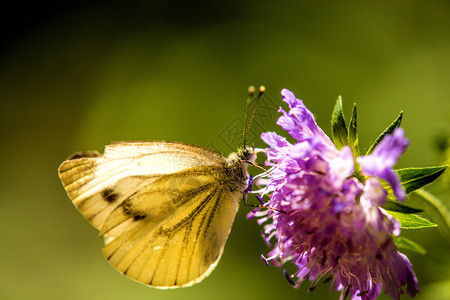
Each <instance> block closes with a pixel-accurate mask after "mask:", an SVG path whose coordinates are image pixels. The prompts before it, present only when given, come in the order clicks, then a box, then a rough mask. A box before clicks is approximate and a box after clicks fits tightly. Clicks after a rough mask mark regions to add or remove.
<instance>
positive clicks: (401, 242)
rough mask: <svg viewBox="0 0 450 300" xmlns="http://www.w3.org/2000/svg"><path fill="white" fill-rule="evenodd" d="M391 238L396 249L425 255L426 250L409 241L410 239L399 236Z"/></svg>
mask: <svg viewBox="0 0 450 300" xmlns="http://www.w3.org/2000/svg"><path fill="white" fill-rule="evenodd" d="M392 238H393V239H394V242H395V245H396V246H397V248H402V249H406V250H411V251H414V252H417V253H419V254H422V255H425V254H426V253H427V250H426V249H425V248H424V247H422V246H420V245H419V244H417V243H416V242H413V241H411V240H410V239H407V238H405V237H399V236H392Z"/></svg>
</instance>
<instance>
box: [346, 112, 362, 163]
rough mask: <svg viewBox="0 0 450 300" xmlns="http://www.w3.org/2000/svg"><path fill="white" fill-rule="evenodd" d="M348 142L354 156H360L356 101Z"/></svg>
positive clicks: (349, 126) (349, 127) (349, 125)
mask: <svg viewBox="0 0 450 300" xmlns="http://www.w3.org/2000/svg"><path fill="white" fill-rule="evenodd" d="M348 144H349V145H350V147H351V148H352V151H353V156H354V157H358V156H359V154H360V152H359V140H358V128H357V123H356V103H353V111H352V118H351V119H350V123H349V124H348Z"/></svg>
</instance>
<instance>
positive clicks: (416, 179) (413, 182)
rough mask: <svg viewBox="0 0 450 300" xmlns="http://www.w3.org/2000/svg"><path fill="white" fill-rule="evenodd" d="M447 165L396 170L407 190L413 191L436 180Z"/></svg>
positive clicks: (407, 191)
mask: <svg viewBox="0 0 450 300" xmlns="http://www.w3.org/2000/svg"><path fill="white" fill-rule="evenodd" d="M445 169H447V166H437V167H426V168H406V169H398V170H395V172H396V173H397V175H398V177H399V178H400V182H401V184H402V186H403V188H404V189H405V192H406V193H407V194H408V193H411V192H412V191H415V190H417V189H420V188H421V187H424V186H425V185H427V184H430V183H431V182H433V181H434V180H436V179H437V178H438V177H439V176H440V175H441V174H442V173H443V172H444V171H445Z"/></svg>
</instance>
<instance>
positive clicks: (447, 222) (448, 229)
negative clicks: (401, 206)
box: [409, 189, 450, 243]
mask: <svg viewBox="0 0 450 300" xmlns="http://www.w3.org/2000/svg"><path fill="white" fill-rule="evenodd" d="M409 196H410V197H411V198H412V200H413V201H415V205H418V206H420V207H421V208H424V209H425V210H426V212H427V213H428V214H429V215H430V216H431V218H433V221H435V222H436V223H437V224H438V229H439V231H440V232H441V234H442V236H443V237H445V238H446V239H447V241H448V242H449V243H450V211H449V210H448V208H447V207H446V206H445V205H444V203H442V202H441V201H440V200H439V199H437V198H436V197H434V196H433V195H431V194H430V193H428V192H427V191H425V190H423V189H420V190H416V191H414V192H412V193H411V194H409Z"/></svg>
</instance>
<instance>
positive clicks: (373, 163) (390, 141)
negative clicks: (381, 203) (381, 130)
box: [357, 128, 409, 201]
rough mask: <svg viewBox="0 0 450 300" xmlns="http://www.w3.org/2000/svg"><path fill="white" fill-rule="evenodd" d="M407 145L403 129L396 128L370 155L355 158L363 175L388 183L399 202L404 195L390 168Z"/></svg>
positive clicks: (396, 177)
mask: <svg viewBox="0 0 450 300" xmlns="http://www.w3.org/2000/svg"><path fill="white" fill-rule="evenodd" d="M408 145H409V142H408V140H407V139H406V138H405V132H404V131H403V129H402V128H396V129H395V130H394V132H393V133H392V135H388V136H385V137H384V139H383V140H382V141H381V142H380V143H379V144H378V145H377V147H375V150H374V151H373V153H372V154H370V155H367V156H361V157H358V158H357V161H358V163H359V165H360V166H361V168H362V170H363V172H364V174H365V175H368V176H376V177H378V178H381V179H384V180H386V181H387V182H389V184H390V185H391V186H392V189H393V190H394V194H395V196H396V197H397V199H398V200H400V201H402V200H403V199H405V196H406V195H405V191H404V190H403V188H402V186H401V184H400V180H399V179H398V176H397V175H396V174H395V172H394V170H393V169H392V167H393V166H394V165H395V163H396V162H397V160H398V158H399V157H400V155H402V154H403V152H405V150H406V148H407V147H408Z"/></svg>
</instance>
